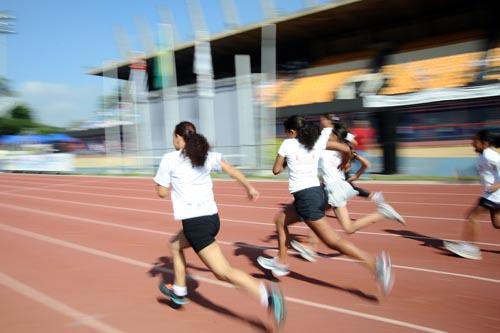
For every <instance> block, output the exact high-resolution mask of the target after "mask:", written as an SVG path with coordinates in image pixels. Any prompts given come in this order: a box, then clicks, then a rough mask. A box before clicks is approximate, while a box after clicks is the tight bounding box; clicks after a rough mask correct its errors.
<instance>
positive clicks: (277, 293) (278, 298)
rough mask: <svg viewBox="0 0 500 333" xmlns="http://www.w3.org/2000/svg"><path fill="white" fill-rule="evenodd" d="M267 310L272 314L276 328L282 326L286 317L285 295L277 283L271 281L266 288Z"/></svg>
mask: <svg viewBox="0 0 500 333" xmlns="http://www.w3.org/2000/svg"><path fill="white" fill-rule="evenodd" d="M267 292H268V295H269V296H268V304H269V307H268V309H269V311H270V312H271V314H272V315H273V319H274V323H275V324H276V326H277V328H278V330H280V329H281V328H283V326H284V325H285V319H286V306H285V297H284V296H283V293H282V291H281V288H280V287H279V285H278V284H277V283H271V285H270V286H269V287H268V289H267Z"/></svg>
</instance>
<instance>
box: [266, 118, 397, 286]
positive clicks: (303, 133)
mask: <svg viewBox="0 0 500 333" xmlns="http://www.w3.org/2000/svg"><path fill="white" fill-rule="evenodd" d="M284 126H285V131H286V133H287V137H288V139H286V140H284V141H283V143H282V144H281V146H280V148H279V151H278V156H276V160H275V162H274V166H273V173H274V174H275V175H277V174H279V173H280V172H282V171H283V169H284V164H285V162H286V165H287V167H288V184H289V191H290V193H291V194H292V195H293V197H294V202H293V205H289V206H287V207H286V208H285V209H284V211H282V212H280V213H279V214H278V215H277V216H276V217H275V219H274V222H275V224H276V229H277V233H278V251H279V252H278V257H275V258H266V257H262V256H261V257H259V258H258V259H257V261H258V263H259V264H260V265H261V266H262V267H263V268H265V269H269V270H271V271H272V273H273V275H274V276H276V277H279V276H285V275H287V274H289V272H290V271H289V269H288V262H287V244H286V242H287V239H288V236H289V234H288V226H289V225H290V224H292V223H295V222H297V221H299V220H301V219H302V220H303V221H304V222H305V223H306V224H307V225H308V226H309V228H311V230H312V231H313V232H314V233H315V234H316V235H317V236H318V237H319V239H320V240H321V241H323V243H325V245H326V246H328V247H329V248H331V249H335V250H337V251H339V252H341V253H343V254H345V255H348V256H349V257H352V258H354V259H357V260H359V261H361V263H362V264H363V265H364V266H365V267H366V268H367V269H368V270H369V271H370V272H372V273H373V274H374V275H375V276H376V278H377V280H378V282H379V285H380V287H381V289H382V291H383V292H384V294H388V293H389V292H390V290H391V288H392V283H393V279H392V273H391V262H390V258H389V256H388V255H387V254H386V253H385V252H382V253H381V254H379V255H378V256H377V257H376V258H375V257H373V256H371V255H369V254H367V253H365V252H364V251H361V250H360V249H358V248H357V247H356V246H354V245H353V244H352V243H350V242H348V241H346V240H344V239H342V238H340V237H339V236H338V235H337V233H336V232H335V231H334V230H333V228H332V227H331V226H330V224H329V223H328V221H327V220H326V219H325V218H324V216H325V205H326V198H325V192H324V190H323V189H322V188H321V186H320V183H319V179H318V174H317V170H318V161H319V156H320V153H321V151H322V150H324V149H329V150H337V151H340V152H343V153H346V154H349V153H350V149H349V147H348V146H347V145H346V144H344V143H339V142H332V141H327V140H324V136H323V137H322V138H320V131H319V127H318V126H316V125H313V124H311V123H306V122H305V120H304V118H302V117H299V116H293V117H290V118H288V119H287V120H286V121H285V123H284ZM318 138H319V140H318ZM326 138H328V137H326Z"/></svg>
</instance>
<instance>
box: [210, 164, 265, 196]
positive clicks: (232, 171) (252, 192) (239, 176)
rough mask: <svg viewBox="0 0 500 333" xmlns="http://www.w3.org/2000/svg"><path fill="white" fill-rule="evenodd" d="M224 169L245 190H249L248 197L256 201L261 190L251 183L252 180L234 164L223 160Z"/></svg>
mask: <svg viewBox="0 0 500 333" xmlns="http://www.w3.org/2000/svg"><path fill="white" fill-rule="evenodd" d="M220 165H221V167H222V170H223V171H224V172H225V173H227V174H228V175H229V176H231V178H234V179H236V180H237V181H238V183H240V184H241V185H243V187H244V188H245V190H246V191H247V196H248V199H250V200H252V201H255V200H257V198H258V197H259V192H258V191H257V190H256V189H255V188H254V187H253V186H252V184H250V182H249V181H248V180H247V179H246V177H245V175H243V173H241V171H240V170H238V169H236V168H235V167H234V166H232V165H231V164H229V163H228V162H226V161H224V160H222V161H221V162H220Z"/></svg>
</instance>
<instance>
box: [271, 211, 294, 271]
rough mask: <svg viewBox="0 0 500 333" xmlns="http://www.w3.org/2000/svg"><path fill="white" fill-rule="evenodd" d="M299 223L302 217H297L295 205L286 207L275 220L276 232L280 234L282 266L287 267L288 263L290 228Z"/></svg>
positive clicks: (279, 246)
mask: <svg viewBox="0 0 500 333" xmlns="http://www.w3.org/2000/svg"><path fill="white" fill-rule="evenodd" d="M299 221H300V217H299V215H297V212H296V210H295V207H294V206H293V205H288V206H286V208H285V209H284V210H283V211H282V212H280V213H279V214H278V215H276V217H275V218H274V223H275V224H276V231H277V233H278V260H279V262H280V263H281V264H284V265H286V263H287V261H288V252H287V251H288V247H287V241H288V239H289V232H288V226H289V225H290V224H293V223H296V222H299Z"/></svg>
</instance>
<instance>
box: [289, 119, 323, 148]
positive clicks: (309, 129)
mask: <svg viewBox="0 0 500 333" xmlns="http://www.w3.org/2000/svg"><path fill="white" fill-rule="evenodd" d="M283 126H285V130H286V131H290V130H295V131H296V132H297V140H298V141H299V142H300V143H301V144H302V145H303V146H304V147H306V149H307V150H311V149H313V147H314V144H315V143H316V141H317V140H318V138H319V134H320V130H319V126H318V125H315V124H313V123H312V122H309V121H305V119H304V118H303V117H301V116H291V117H290V118H288V119H287V120H285V122H284V123H283Z"/></svg>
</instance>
